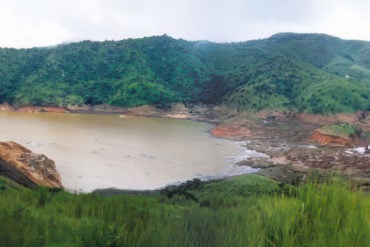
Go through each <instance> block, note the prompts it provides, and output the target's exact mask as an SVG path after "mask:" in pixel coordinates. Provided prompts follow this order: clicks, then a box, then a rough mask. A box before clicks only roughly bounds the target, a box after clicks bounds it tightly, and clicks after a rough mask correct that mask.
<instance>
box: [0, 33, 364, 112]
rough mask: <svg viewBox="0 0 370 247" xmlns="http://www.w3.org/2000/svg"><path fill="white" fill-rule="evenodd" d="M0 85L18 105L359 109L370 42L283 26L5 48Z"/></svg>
mask: <svg viewBox="0 0 370 247" xmlns="http://www.w3.org/2000/svg"><path fill="white" fill-rule="evenodd" d="M0 87H1V88H2V90H0V102H2V103H3V102H8V103H10V104H13V105H53V106H63V105H70V104H92V105H96V104H110V105H117V106H137V105H144V104H152V105H156V106H158V107H168V106H169V105H170V104H171V103H174V102H184V103H198V102H202V103H206V104H226V105H228V106H230V107H233V108H236V109H238V110H252V111H256V110H261V109H264V108H270V109H294V110H300V111H307V112H312V113H329V112H353V111H357V110H367V109H369V108H370V99H369V95H370V42H366V41H355V40H342V39H339V38H336V37H332V36H328V35H325V34H296V33H279V34H275V35H273V36H271V37H270V38H268V39H262V40H253V41H247V42H239V43H213V42H207V41H195V42H193V41H192V42H190V41H185V40H181V39H173V38H171V37H169V36H167V35H162V36H153V37H148V38H142V39H127V40H122V41H105V42H91V41H82V42H78V43H71V44H63V45H59V46H56V47H48V48H32V49H9V48H2V49H0Z"/></svg>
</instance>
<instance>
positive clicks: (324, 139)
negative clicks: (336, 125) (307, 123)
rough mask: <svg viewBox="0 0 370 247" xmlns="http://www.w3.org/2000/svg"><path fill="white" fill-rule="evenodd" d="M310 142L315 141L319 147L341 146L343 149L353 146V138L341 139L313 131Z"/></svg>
mask: <svg viewBox="0 0 370 247" xmlns="http://www.w3.org/2000/svg"><path fill="white" fill-rule="evenodd" d="M310 140H312V141H316V142H318V143H320V144H321V145H333V146H343V147H351V146H353V145H354V142H356V140H354V139H353V138H348V139H347V138H343V137H339V136H334V135H328V134H325V133H322V132H320V131H319V130H315V131H313V132H312V134H311V137H310Z"/></svg>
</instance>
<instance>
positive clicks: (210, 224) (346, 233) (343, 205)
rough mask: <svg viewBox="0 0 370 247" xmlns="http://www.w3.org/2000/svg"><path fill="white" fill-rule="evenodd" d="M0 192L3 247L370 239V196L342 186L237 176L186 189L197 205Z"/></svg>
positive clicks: (159, 198) (359, 242)
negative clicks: (286, 184)
mask: <svg viewBox="0 0 370 247" xmlns="http://www.w3.org/2000/svg"><path fill="white" fill-rule="evenodd" d="M0 188H1V190H0V220H1V222H2V224H1V225H0V245H1V246H3V245H4V244H5V245H6V246H336V247H337V246H366V244H367V243H369V241H370V239H369V238H370V236H369V234H368V232H369V231H370V215H369V210H368V209H369V207H370V200H369V197H368V195H366V194H363V193H362V192H360V191H356V190H354V191H352V190H350V189H349V188H348V187H347V185H346V184H343V183H342V182H341V181H339V182H338V181H337V182H334V183H332V182H330V183H326V184H321V185H318V184H315V183H308V184H307V185H303V186H300V187H298V188H297V187H279V186H278V184H277V183H276V182H273V181H271V180H267V179H266V178H262V177H259V176H256V175H246V176H239V177H234V178H230V179H228V180H224V181H221V182H216V183H210V184H205V185H201V187H200V188H198V189H193V190H189V191H188V192H189V193H192V194H193V195H194V196H195V197H196V198H198V199H199V201H198V202H195V201H192V200H186V199H185V198H184V197H182V196H174V197H172V198H167V197H166V196H165V195H160V194H158V195H151V196H137V195H136V196H131V195H121V196H114V197H108V198H103V197H100V196H98V195H96V194H86V195H84V194H82V195H73V194H68V193H66V192H58V193H51V192H48V191H47V190H45V189H40V190H38V191H31V190H28V189H22V188H18V189H14V188H9V187H6V186H5V187H4V186H3V185H2V184H1V183H0ZM319 191H320V193H318V192H319ZM5 245H4V246H5Z"/></svg>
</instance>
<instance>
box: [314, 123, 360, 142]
mask: <svg viewBox="0 0 370 247" xmlns="http://www.w3.org/2000/svg"><path fill="white" fill-rule="evenodd" d="M320 131H321V132H323V133H325V134H328V135H334V136H339V137H342V138H350V137H352V136H356V135H357V136H358V135H359V134H360V132H361V130H360V129H359V128H358V127H356V126H354V125H351V124H345V123H342V124H331V125H326V126H324V127H322V128H320Z"/></svg>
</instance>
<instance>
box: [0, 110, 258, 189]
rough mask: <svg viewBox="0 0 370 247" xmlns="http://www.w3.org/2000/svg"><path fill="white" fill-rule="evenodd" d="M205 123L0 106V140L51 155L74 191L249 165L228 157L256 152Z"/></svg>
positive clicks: (143, 184)
mask: <svg viewBox="0 0 370 247" xmlns="http://www.w3.org/2000/svg"><path fill="white" fill-rule="evenodd" d="M211 128H212V125H210V124H207V123H201V122H194V121H188V120H181V119H169V118H145V117H130V116H126V117H119V116H117V115H81V114H60V113H17V112H0V141H15V142H18V143H20V144H22V145H24V146H26V147H28V148H29V149H31V150H32V151H34V152H36V153H43V154H45V155H47V156H48V157H49V158H51V159H53V160H54V161H55V163H56V166H57V169H58V171H59V172H60V174H61V176H62V182H63V185H64V186H65V188H66V189H67V190H69V191H76V192H90V191H92V190H94V189H98V188H112V187H114V188H119V189H135V190H145V189H156V188H160V187H163V186H165V185H167V184H173V183H178V182H182V181H186V180H188V179H193V178H202V179H209V178H217V177H224V176H230V175H235V174H240V173H248V172H251V171H253V170H252V169H250V168H248V167H238V166H235V165H234V163H235V162H236V161H238V160H241V159H243V158H245V157H246V156H250V155H257V156H258V155H259V154H258V153H253V152H250V151H248V150H246V149H245V148H244V147H242V145H243V143H240V142H233V141H228V140H223V139H219V138H215V137H213V136H211V134H210V129H211ZM247 151H248V152H247Z"/></svg>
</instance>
